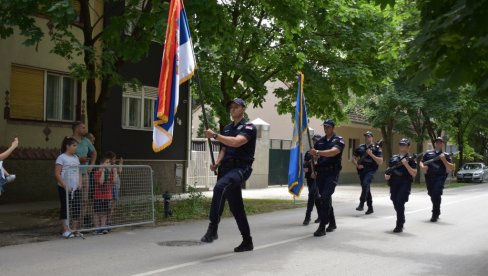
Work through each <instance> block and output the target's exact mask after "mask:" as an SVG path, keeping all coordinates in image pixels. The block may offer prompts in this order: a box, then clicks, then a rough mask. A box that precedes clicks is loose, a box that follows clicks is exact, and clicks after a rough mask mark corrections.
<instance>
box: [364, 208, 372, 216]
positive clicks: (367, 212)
mask: <svg viewBox="0 0 488 276" xmlns="http://www.w3.org/2000/svg"><path fill="white" fill-rule="evenodd" d="M372 213H374V211H373V207H368V210H367V211H366V213H364V214H365V215H369V214H372Z"/></svg>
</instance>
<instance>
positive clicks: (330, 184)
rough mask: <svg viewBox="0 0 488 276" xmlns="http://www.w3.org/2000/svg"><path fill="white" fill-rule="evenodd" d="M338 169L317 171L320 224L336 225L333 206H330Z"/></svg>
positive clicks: (337, 177) (337, 178)
mask: <svg viewBox="0 0 488 276" xmlns="http://www.w3.org/2000/svg"><path fill="white" fill-rule="evenodd" d="M338 180H339V171H330V172H318V175H317V188H318V190H319V194H320V199H318V200H319V203H320V204H319V207H320V208H319V210H320V211H319V216H320V225H327V224H329V225H336V221H335V215H334V207H332V194H334V191H335V188H336V185H337V181H338Z"/></svg>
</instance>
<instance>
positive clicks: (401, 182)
mask: <svg viewBox="0 0 488 276" xmlns="http://www.w3.org/2000/svg"><path fill="white" fill-rule="evenodd" d="M411 188H412V181H411V180H410V179H408V178H406V179H392V180H390V199H391V201H393V207H395V211H396V213H397V223H399V224H401V225H403V224H404V223H405V203H406V202H408V197H409V196H410V190H411Z"/></svg>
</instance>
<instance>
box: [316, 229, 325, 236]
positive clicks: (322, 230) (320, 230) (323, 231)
mask: <svg viewBox="0 0 488 276" xmlns="http://www.w3.org/2000/svg"><path fill="white" fill-rule="evenodd" d="M313 235H314V237H322V236H325V229H324V228H322V227H319V229H317V231H315V232H314V233H313Z"/></svg>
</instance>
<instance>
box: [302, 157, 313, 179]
mask: <svg viewBox="0 0 488 276" xmlns="http://www.w3.org/2000/svg"><path fill="white" fill-rule="evenodd" d="M303 167H304V168H307V169H308V172H306V173H305V177H306V178H310V177H311V176H312V155H311V154H310V153H309V152H308V151H307V152H306V153H305V157H303Z"/></svg>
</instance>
